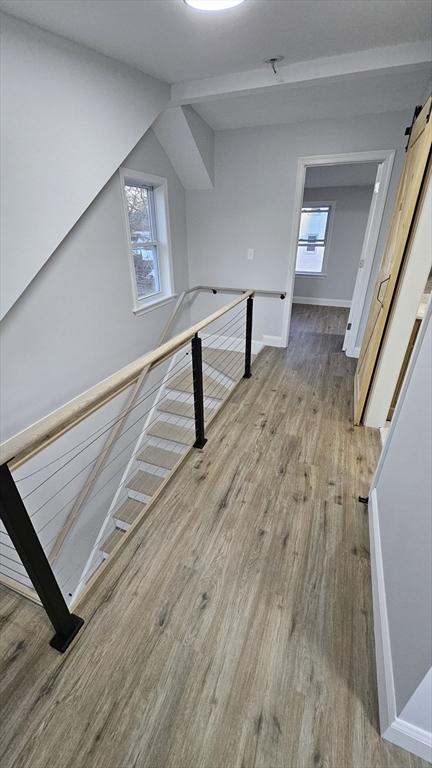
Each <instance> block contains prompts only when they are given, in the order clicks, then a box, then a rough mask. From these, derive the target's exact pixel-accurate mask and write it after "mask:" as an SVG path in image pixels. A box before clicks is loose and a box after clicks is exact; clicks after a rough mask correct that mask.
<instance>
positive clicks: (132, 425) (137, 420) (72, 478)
mask: <svg viewBox="0 0 432 768" xmlns="http://www.w3.org/2000/svg"><path fill="white" fill-rule="evenodd" d="M189 363H190V360H188V362H187V363H185V364H184V365H183V366H182V367H181V369H180V371H181V370H183V369H184V368H186V367H188V366H189ZM176 365H177V364H176ZM180 371H179V370H178V369H177V370H174V371H173V372H172V373H171V374H170V375H169V377H167V378H166V379H165V382H162V384H161V386H165V385H166V383H167V382H169V381H171V380H172V379H173V378H174V377H175V376H177V375H178V374H179V372H180ZM188 375H189V373H188ZM185 379H186V377H184V378H183V379H181V381H184V380H185ZM159 388H160V387H159ZM163 397H165V393H164V394H163ZM159 402H160V400H157V401H156V402H155V403H153V404H152V406H151V407H150V408H149V409H148V410H147V411H145V412H144V413H142V414H141V415H140V416H139V418H138V419H136V420H135V421H134V422H133V423H132V424H130V425H129V426H128V428H127V429H125V430H124V431H123V432H122V433H121V436H123V435H125V434H126V433H127V432H128V431H129V430H130V429H132V427H134V426H135V425H136V424H137V423H138V422H139V421H140V420H141V419H143V418H144V416H146V415H147V414H148V413H150V411H152V410H153V409H154V408H156V407H157V404H158V403H159ZM157 418H158V417H157ZM153 421H154V420H153ZM152 423H153V422H150V424H148V425H147V427H149V426H150V425H151V424H152ZM170 423H172V422H170ZM119 437H120V436H119ZM134 441H135V438H134V439H133V440H131V441H130V442H129V443H127V445H126V446H124V447H123V448H122V450H121V451H119V453H118V454H116V456H114V457H113V458H112V459H111V460H110V461H109V462H108V463H107V464H105V466H104V467H103V469H102V470H101V474H102V472H104V471H105V469H106V468H108V467H109V466H110V465H111V464H112V463H113V462H114V461H115V460H116V459H117V458H118V457H119V456H120V455H121V454H122V453H123V452H124V451H125V450H126V449H127V448H128V447H129V446H130V445H131V444H132V443H133V442H134ZM87 447H88V446H87ZM74 458H75V457H74ZM97 458H98V457H96V459H92V460H91V461H90V462H88V463H87V464H86V465H85V466H84V467H82V469H80V470H79V471H78V472H77V473H75V475H73V477H71V478H70V480H68V481H67V482H66V483H64V484H63V485H62V487H61V488H60V489H59V490H58V491H56V493H54V494H53V495H52V496H50V498H49V499H47V500H46V501H45V502H44V503H43V504H42V505H41V506H40V507H38V509H36V510H35V511H34V512H33V513H32V514H31V517H34V516H35V515H36V514H37V513H38V512H40V511H41V510H42V509H43V508H44V507H45V506H46V505H47V504H48V503H49V502H50V501H52V499H53V498H55V496H57V495H58V494H59V493H60V492H61V491H62V490H63V489H64V488H65V487H66V486H67V485H70V483H71V482H73V480H75V479H76V478H77V477H78V476H79V475H80V474H82V472H84V471H85V470H86V469H88V468H89V467H90V466H91V465H92V464H94V462H95V461H97ZM72 460H73V459H69V461H68V462H66V463H65V464H64V465H63V467H64V466H67V464H69V463H70V462H71V461H72ZM63 467H62V468H63ZM57 471H59V470H57ZM57 471H56V472H54V473H53V474H52V475H50V477H49V478H46V480H44V481H43V482H42V483H40V484H39V485H38V486H36V488H34V489H33V490H32V491H30V492H29V493H28V494H27V495H26V496H24V497H23V498H24V499H26V498H27V497H28V496H30V495H31V494H32V493H33V492H34V491H35V490H37V489H38V488H40V487H41V486H42V485H43V484H44V483H45V482H47V481H48V480H49V479H50V478H51V477H52V476H53V475H55V474H57ZM68 503H69V502H67V503H66V504H65V505H64V506H63V507H62V508H61V510H59V512H60V511H62V510H63V509H64V508H65V506H67V504H68ZM53 519H54V518H51V520H53ZM47 524H48V523H46V524H45V526H44V527H46V525H47ZM42 530H43V528H41V529H40V531H42ZM40 531H39V533H40Z"/></svg>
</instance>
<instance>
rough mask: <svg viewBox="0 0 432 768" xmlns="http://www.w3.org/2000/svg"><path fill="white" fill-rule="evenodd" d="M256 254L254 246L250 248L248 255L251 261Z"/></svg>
mask: <svg viewBox="0 0 432 768" xmlns="http://www.w3.org/2000/svg"><path fill="white" fill-rule="evenodd" d="M254 255H255V251H254V249H253V248H248V252H247V257H248V260H249V261H252V259H253V257H254Z"/></svg>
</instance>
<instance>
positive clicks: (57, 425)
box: [0, 289, 255, 470]
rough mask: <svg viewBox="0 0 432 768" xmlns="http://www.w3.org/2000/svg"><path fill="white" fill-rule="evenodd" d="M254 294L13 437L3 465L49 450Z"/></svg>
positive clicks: (1, 456)
mask: <svg viewBox="0 0 432 768" xmlns="http://www.w3.org/2000/svg"><path fill="white" fill-rule="evenodd" d="M192 290H195V289H192ZM254 293H255V292H254V291H253V290H248V291H245V292H244V293H242V294H241V296H238V297H237V298H235V299H233V300H232V301H231V302H229V303H228V304H225V305H224V306H223V307H220V308H219V309H218V310H216V312H213V313H212V314H211V315H209V316H208V317H206V318H204V319H203V320H200V321H199V322H198V323H195V324H194V325H192V326H190V328H188V329H187V330H186V331H183V332H182V333H179V334H178V335H177V336H175V337H174V338H172V339H170V340H169V341H167V342H165V343H164V344H161V345H160V346H159V347H157V348H156V349H154V350H152V351H151V352H147V353H146V354H145V355H142V356H141V357H139V358H137V359H136V360H134V361H133V362H132V363H129V365H126V366H125V367H124V368H121V369H120V370H119V371H117V372H116V373H113V374H112V375H111V376H108V377H107V378H106V379H103V381H101V382H99V383H98V384H95V385H94V386H93V387H91V388H90V389H88V390H87V391H86V392H83V393H82V394H81V395H78V397H76V398H74V399H73V400H71V401H70V402H69V403H66V404H65V405H63V406H61V408H58V409H57V410H56V411H53V412H52V413H50V414H48V416H45V417H44V418H43V419H40V421H37V422H36V423H35V424H33V425H32V426H30V427H28V428H27V429H25V430H23V431H22V432H20V433H19V434H17V435H15V436H14V437H11V438H10V439H9V440H7V441H6V442H5V443H3V444H2V445H1V446H0V464H5V463H8V465H9V468H10V469H11V470H14V469H17V468H18V467H19V466H21V464H23V463H24V462H25V461H28V459H30V458H32V457H33V456H35V455H36V454H37V453H39V452H40V451H41V450H42V449H43V448H46V447H47V446H48V445H50V444H51V443H53V442H54V441H55V440H57V438H59V437H61V435H63V434H65V433H66V432H68V431H69V430H70V429H72V428H73V427H75V426H76V425H77V424H79V423H80V422H81V421H82V420H83V419H85V418H86V417H87V416H90V415H91V414H92V413H94V412H95V411H97V410H98V409H99V408H101V407H102V406H103V405H105V404H106V403H108V402H110V400H112V399H113V398H114V397H116V396H117V395H119V394H120V393H121V392H123V391H124V390H125V389H127V387H129V386H130V385H131V384H133V383H134V382H135V381H137V379H138V378H139V376H140V375H141V372H142V371H143V370H144V369H145V368H152V367H153V366H155V365H157V364H158V363H161V362H162V361H163V360H165V359H166V358H168V357H169V356H170V355H172V354H173V353H174V352H176V351H177V350H178V349H180V348H181V347H183V346H184V345H185V344H187V342H188V341H190V340H191V339H192V338H193V336H194V335H195V334H196V333H199V331H201V330H202V329H203V328H205V327H206V326H207V325H210V323H213V322H214V321H215V320H218V319H219V318H220V317H222V315H224V314H225V313H226V312H229V311H230V310H231V309H233V308H234V307H236V306H238V305H239V304H241V302H243V301H245V300H246V299H247V298H248V297H249V296H253V295H254Z"/></svg>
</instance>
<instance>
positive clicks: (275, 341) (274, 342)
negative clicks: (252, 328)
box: [262, 334, 284, 347]
mask: <svg viewBox="0 0 432 768" xmlns="http://www.w3.org/2000/svg"><path fill="white" fill-rule="evenodd" d="M262 339H263V344H264V346H265V347H283V346H284V343H283V341H282V336H267V335H266V334H263V337H262Z"/></svg>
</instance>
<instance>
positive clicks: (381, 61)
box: [170, 41, 431, 106]
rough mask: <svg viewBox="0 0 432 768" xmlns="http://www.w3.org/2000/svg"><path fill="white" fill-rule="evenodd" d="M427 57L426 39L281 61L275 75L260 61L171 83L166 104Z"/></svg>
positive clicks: (402, 66) (407, 66)
mask: <svg viewBox="0 0 432 768" xmlns="http://www.w3.org/2000/svg"><path fill="white" fill-rule="evenodd" d="M430 61H431V49H430V43H429V42H428V41H425V42H417V43H404V44H401V45H392V46H387V47H385V48H372V49H370V50H367V51H357V52H354V53H345V54H342V55H340V56H329V57H327V58H321V59H311V60H309V61H301V62H295V63H292V64H285V65H284V66H280V67H279V68H278V71H277V74H276V75H274V74H273V72H272V71H271V68H270V67H266V66H265V65H263V66H262V68H260V69H251V70H249V71H247V72H236V73H232V74H229V75H222V76H219V77H207V78H204V79H202V80H191V81H188V82H184V83H174V84H173V85H172V86H171V101H170V106H179V105H183V104H194V103H197V102H201V103H202V102H205V101H214V100H216V99H219V98H224V97H226V96H230V95H233V96H234V95H237V94H241V93H243V94H245V93H254V92H257V91H261V90H263V89H273V88H281V87H287V86H288V87H289V86H291V87H299V86H305V85H315V84H319V83H322V84H325V83H327V82H334V81H335V80H339V79H344V80H346V79H349V78H354V77H358V76H365V75H368V74H387V73H389V72H397V71H398V70H400V71H409V70H413V69H416V68H420V69H422V68H424V67H425V66H427V65H428V64H430Z"/></svg>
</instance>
